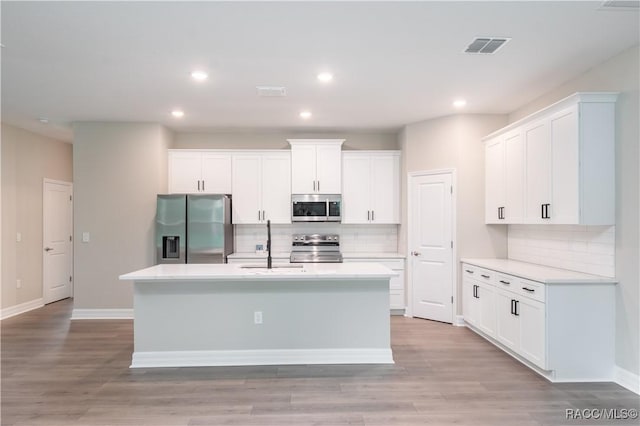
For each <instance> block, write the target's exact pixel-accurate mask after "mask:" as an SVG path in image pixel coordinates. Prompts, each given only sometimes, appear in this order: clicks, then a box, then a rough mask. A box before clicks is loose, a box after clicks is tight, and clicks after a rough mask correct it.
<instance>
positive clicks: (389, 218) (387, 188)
mask: <svg viewBox="0 0 640 426" xmlns="http://www.w3.org/2000/svg"><path fill="white" fill-rule="evenodd" d="M343 173H344V168H343ZM343 178H344V176H343ZM371 182H372V185H371V186H372V187H371V202H370V205H371V221H372V222H373V223H390V224H394V223H400V158H399V157H398V156H397V155H388V154H387V155H374V156H372V157H371ZM343 196H344V195H343Z"/></svg>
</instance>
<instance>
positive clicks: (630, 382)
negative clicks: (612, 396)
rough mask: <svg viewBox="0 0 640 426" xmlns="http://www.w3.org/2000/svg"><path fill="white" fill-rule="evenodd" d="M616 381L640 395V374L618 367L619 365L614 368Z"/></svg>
mask: <svg viewBox="0 0 640 426" xmlns="http://www.w3.org/2000/svg"><path fill="white" fill-rule="evenodd" d="M613 376H614V377H613V378H614V381H615V382H616V383H617V384H619V385H620V386H622V387H623V388H627V389H629V390H630V391H631V392H634V393H636V394H638V395H640V376H639V375H637V374H634V373H632V372H631V371H629V370H625V369H624V368H621V367H618V366H617V365H616V366H615V367H614V369H613Z"/></svg>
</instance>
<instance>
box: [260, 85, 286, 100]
mask: <svg viewBox="0 0 640 426" xmlns="http://www.w3.org/2000/svg"><path fill="white" fill-rule="evenodd" d="M256 89H257V90H258V96H259V97H261V98H278V97H282V96H287V89H285V88H284V87H281V86H256Z"/></svg>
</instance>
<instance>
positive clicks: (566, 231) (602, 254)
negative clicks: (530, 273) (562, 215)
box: [507, 225, 616, 277]
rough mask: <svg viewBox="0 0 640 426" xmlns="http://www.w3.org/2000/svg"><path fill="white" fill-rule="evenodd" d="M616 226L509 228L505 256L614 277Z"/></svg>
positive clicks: (532, 226)
mask: <svg viewBox="0 0 640 426" xmlns="http://www.w3.org/2000/svg"><path fill="white" fill-rule="evenodd" d="M615 229H616V228H615V226H576V225H509V229H508V237H507V238H508V243H507V244H508V257H509V259H513V260H520V261H523V262H530V263H537V264H540V265H546V266H552V267H555V268H562V269H570V270H572V271H579V272H585V273H588V274H595V275H602V276H606V277H615Z"/></svg>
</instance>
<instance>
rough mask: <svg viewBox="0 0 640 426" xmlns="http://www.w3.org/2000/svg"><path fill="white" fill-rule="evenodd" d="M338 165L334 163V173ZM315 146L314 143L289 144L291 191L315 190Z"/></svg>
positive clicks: (311, 191) (312, 191)
mask: <svg viewBox="0 0 640 426" xmlns="http://www.w3.org/2000/svg"><path fill="white" fill-rule="evenodd" d="M337 167H340V166H339V165H338V166H336V165H334V173H335V172H336V168H337ZM315 182H316V147H315V146H314V145H292V146H291V193H292V194H313V193H314V192H316V190H315V188H316V183H315Z"/></svg>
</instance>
